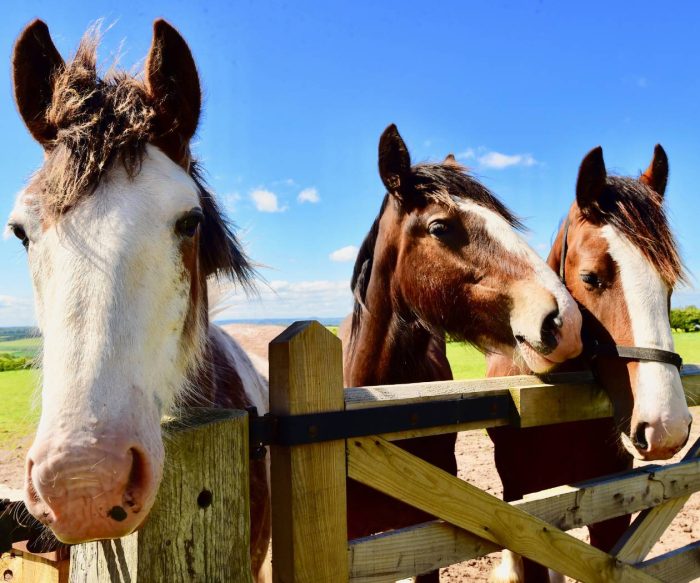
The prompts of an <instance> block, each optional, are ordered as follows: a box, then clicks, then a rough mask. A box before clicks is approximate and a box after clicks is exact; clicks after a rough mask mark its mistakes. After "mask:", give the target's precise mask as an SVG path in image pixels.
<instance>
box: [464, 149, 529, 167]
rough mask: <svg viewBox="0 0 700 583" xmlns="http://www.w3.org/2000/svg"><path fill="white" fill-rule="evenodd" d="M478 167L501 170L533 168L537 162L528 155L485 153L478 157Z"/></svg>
mask: <svg viewBox="0 0 700 583" xmlns="http://www.w3.org/2000/svg"><path fill="white" fill-rule="evenodd" d="M478 160H479V165H480V166H483V167H484V168H493V169H495V170H503V169H504V168H509V167H511V166H534V165H535V164H537V160H535V158H533V157H532V155H530V154H511V155H509V154H501V153H500V152H486V153H485V154H483V155H481V156H479V158H478Z"/></svg>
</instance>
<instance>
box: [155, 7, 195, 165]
mask: <svg viewBox="0 0 700 583" xmlns="http://www.w3.org/2000/svg"><path fill="white" fill-rule="evenodd" d="M146 90H147V92H148V95H149V97H150V98H151V101H152V103H153V106H154V108H155V110H156V117H155V127H154V136H153V139H154V143H155V144H156V145H157V146H159V147H160V148H162V149H163V150H164V151H165V153H166V154H168V155H169V156H170V157H171V158H172V159H173V160H175V161H176V162H178V163H183V162H185V161H186V160H187V159H188V157H189V142H190V140H191V139H192V136H193V135H194V132H195V131H196V129H197V123H198V122H199V113H200V110H201V107H202V93H201V89H200V87H199V75H198V74H197V67H196V66H195V64H194V59H193V58H192V53H191V52H190V49H189V47H188V46H187V43H186V42H185V39H183V38H182V36H180V33H179V32H178V31H177V30H175V29H174V28H173V27H172V26H171V25H170V24H168V23H167V22H166V21H165V20H162V19H159V20H156V21H155V22H154V23H153V42H152V43H151V50H150V51H149V53H148V60H147V61H146Z"/></svg>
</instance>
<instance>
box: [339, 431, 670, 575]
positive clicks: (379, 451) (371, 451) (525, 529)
mask: <svg viewBox="0 0 700 583" xmlns="http://www.w3.org/2000/svg"><path fill="white" fill-rule="evenodd" d="M348 475H349V477H351V478H353V479H355V480H358V481H360V482H362V483H364V484H366V485H368V486H370V487H372V488H375V489H377V490H379V491H381V492H384V493H386V494H388V495H390V496H393V497H395V498H398V499H400V500H403V501H404V502H406V503H408V504H411V505H413V506H415V507H417V508H420V509H422V510H424V511H425V512H428V513H430V514H433V515H434V516H437V517H439V518H441V519H443V520H445V521H447V522H449V523H451V524H454V525H455V526H459V527H460V528H463V529H465V530H467V531H469V532H471V533H473V534H477V535H478V536H480V537H482V538H484V539H486V540H488V541H490V542H492V543H495V544H500V545H503V546H505V547H507V548H509V549H511V550H513V551H515V552H517V553H518V554H520V555H522V556H525V557H528V558H530V559H533V560H535V561H537V562H539V563H542V564H544V565H546V566H548V567H550V568H551V569H554V570H556V571H558V572H561V573H564V574H566V575H568V576H570V577H573V578H575V579H578V580H580V581H584V582H588V581H590V582H603V583H605V582H608V581H630V582H631V581H639V582H651V581H658V580H657V579H656V578H654V577H651V576H649V575H647V574H646V573H643V572H642V571H639V570H637V569H635V568H634V567H631V566H629V565H626V564H624V563H621V562H620V561H617V560H616V559H615V558H614V557H611V556H610V555H607V554H606V553H604V552H602V551H599V550H598V549H595V548H593V547H591V546H590V545H588V544H586V543H584V542H582V541H580V540H578V539H576V538H574V537H572V536H570V535H568V534H566V533H565V532H562V531H561V530H559V529H557V528H555V527H553V526H551V525H549V524H548V523H546V522H544V521H543V520H541V519H539V518H536V517H534V516H531V515H528V514H526V513H525V512H523V511H522V510H520V509H518V508H514V507H513V506H511V505H509V504H508V503H506V502H503V501H502V500H499V499H498V498H495V497H494V496H491V495H489V494H487V493H486V492H483V491H482V490H480V489H479V488H477V487H475V486H473V485H471V484H469V483H467V482H463V481H461V480H459V479H458V478H456V477H454V476H451V475H450V474H448V473H447V472H443V471H441V470H439V469H437V468H435V467H433V466H431V465H430V464H428V463H427V462H425V461H423V460H421V459H418V458H416V457H414V456H412V455H411V454H409V453H407V452H406V451H404V450H402V449H400V448H398V447H396V446H394V445H392V444H391V443H390V442H388V441H386V440H383V439H380V438H377V437H369V438H352V439H349V440H348Z"/></svg>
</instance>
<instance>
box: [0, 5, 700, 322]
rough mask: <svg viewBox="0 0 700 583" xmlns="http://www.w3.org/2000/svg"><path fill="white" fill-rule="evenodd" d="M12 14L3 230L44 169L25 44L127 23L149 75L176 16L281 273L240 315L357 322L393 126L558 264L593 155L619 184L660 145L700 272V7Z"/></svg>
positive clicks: (271, 262) (67, 48)
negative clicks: (39, 23) (19, 106)
mask: <svg viewBox="0 0 700 583" xmlns="http://www.w3.org/2000/svg"><path fill="white" fill-rule="evenodd" d="M11 6H13V7H12V8H11V9H9V10H8V9H7V6H6V9H5V10H4V11H3V18H2V20H1V21H0V64H1V63H4V73H2V74H0V99H2V102H1V103H0V135H2V137H3V139H2V140H0V158H1V159H2V160H3V164H2V171H3V184H2V186H3V188H2V193H1V194H0V216H1V217H2V220H3V222H4V218H5V217H6V216H7V215H8V213H9V211H10V209H11V206H12V200H13V198H14V195H15V193H16V192H17V191H18V190H20V188H21V187H22V185H23V183H24V181H25V180H26V178H27V177H28V176H29V175H30V174H31V172H32V171H33V170H34V169H35V168H36V167H37V166H38V165H39V164H40V161H41V149H40V148H39V146H38V145H36V144H35V143H34V142H33V141H32V139H31V138H30V136H29V134H28V133H27V131H26V130H25V128H24V126H23V124H22V122H21V120H20V119H19V117H18V115H17V113H16V110H15V107H14V104H13V101H12V88H11V85H10V55H11V51H12V45H13V43H14V40H15V38H16V36H17V35H18V34H19V32H20V30H21V28H22V27H23V26H24V25H25V24H26V23H27V22H28V21H30V20H31V19H33V18H35V17H40V18H42V19H44V20H45V21H46V22H47V23H48V25H49V27H50V29H51V32H52V35H53V38H54V41H55V43H56V45H57V47H58V48H59V50H60V51H61V52H62V53H63V55H64V57H67V56H69V55H70V54H71V53H72V51H74V49H75V47H76V46H77V43H78V40H79V38H80V36H81V34H82V33H83V31H84V30H85V29H86V28H87V26H88V25H89V24H90V23H91V22H93V21H94V20H96V19H98V18H104V19H105V22H106V23H108V24H110V23H111V24H112V26H111V28H110V30H109V31H108V32H107V33H106V34H105V37H104V41H103V44H102V46H101V50H100V56H101V60H102V62H103V63H104V64H105V65H108V64H110V63H111V61H112V59H113V57H114V55H115V54H116V53H117V52H119V50H120V47H121V55H122V56H121V60H120V62H121V63H122V65H123V66H125V67H127V68H131V67H134V66H138V65H139V64H140V63H142V59H143V58H144V57H145V55H146V53H147V50H148V46H149V44H150V37H151V23H152V21H153V19H154V18H157V17H165V18H167V19H168V20H169V21H170V22H171V23H172V24H174V25H175V26H176V27H177V28H178V29H179V30H180V31H181V32H182V34H183V35H184V36H185V38H186V39H187V41H188V42H189V44H190V47H191V48H192V51H193V53H194V56H195V59H196V61H197V64H198V66H199V71H200V76H201V79H202V85H203V87H204V90H205V102H204V107H205V109H204V115H203V118H202V122H201V125H200V128H199V132H198V139H197V142H196V144H195V151H196V153H197V155H198V156H199V157H200V158H201V160H202V161H203V163H204V167H205V169H206V170H207V173H208V179H209V182H210V183H211V185H212V186H213V188H214V189H215V191H216V192H217V193H218V194H219V195H220V197H221V199H222V200H223V201H224V202H225V206H226V208H227V210H228V212H229V214H230V216H231V217H232V218H233V219H234V220H235V221H236V223H237V224H238V225H239V227H240V229H241V232H242V234H243V238H244V239H245V241H246V244H247V248H248V251H249V253H250V255H251V256H252V257H253V258H254V259H255V260H256V261H258V262H259V263H261V264H264V265H265V266H267V267H266V268H264V269H261V273H262V275H263V276H264V277H265V278H266V279H267V281H268V282H269V286H268V287H263V288H262V292H261V298H262V300H256V301H252V302H251V301H248V300H246V299H244V298H242V297H240V296H236V297H234V299H233V300H232V302H231V306H230V307H229V308H228V309H227V310H226V311H225V312H224V314H223V317H230V318H260V317H307V316H339V315H343V314H344V313H345V312H347V311H348V309H349V307H350V294H349V291H348V286H347V282H348V280H349V277H350V273H351V270H352V261H351V259H352V258H353V250H352V247H353V246H357V245H359V244H360V242H361V241H362V238H363V236H364V235H365V233H366V231H367V229H368V228H369V225H370V223H371V221H372V220H373V218H374V216H375V215H376V213H377V210H378V208H379V204H380V201H381V197H382V195H383V189H382V186H381V182H380V180H379V177H378V175H377V171H376V166H377V164H376V162H377V161H376V156H377V154H376V148H377V140H378V137H379V135H380V133H381V131H382V130H383V129H384V127H385V126H386V125H387V124H389V123H391V122H394V123H396V124H397V125H398V127H399V130H400V131H401V133H402V135H403V136H404V139H405V140H406V142H407V144H408V146H409V148H410V150H411V153H412V156H413V159H414V161H420V160H427V159H442V157H444V156H445V154H447V153H448V152H454V153H455V154H457V155H458V157H459V156H461V157H462V160H463V161H464V162H465V163H467V164H468V165H470V166H471V167H472V168H473V170H474V172H475V173H476V174H477V175H478V176H479V177H480V178H481V179H482V180H483V181H484V182H485V183H486V184H487V185H488V186H489V187H490V188H492V189H493V190H494V191H495V192H496V194H497V195H498V196H499V197H500V198H501V199H502V200H503V201H504V202H505V203H506V204H508V205H509V206H510V207H511V208H512V209H514V210H515V211H516V212H517V213H518V214H519V215H520V216H522V217H523V218H524V219H525V221H526V223H527V225H528V227H529V229H530V233H529V237H530V240H531V243H532V244H533V246H534V247H535V248H536V249H537V250H538V251H539V252H540V253H542V254H543V255H546V252H547V250H548V249H549V245H550V242H551V239H552V235H553V233H554V231H555V228H556V226H557V224H558V222H559V220H560V219H561V217H562V216H563V214H564V213H565V211H566V209H567V208H568V206H569V205H570V203H571V201H572V200H573V196H574V186H575V180H576V172H577V168H578V164H579V163H580V161H581V159H582V157H583V156H584V155H585V153H586V152H587V151H588V150H590V149H591V148H592V147H594V146H596V145H598V144H601V145H602V146H603V148H604V153H605V158H606V162H607V166H608V169H609V170H613V171H617V172H620V173H627V174H629V173H633V174H636V173H638V172H639V171H640V170H642V169H644V168H645V167H646V166H647V164H648V163H649V160H650V157H651V153H652V150H653V146H654V144H655V143H657V142H660V143H661V144H663V146H664V147H665V149H666V151H667V152H668V155H669V159H670V165H671V176H670V182H669V188H668V191H667V200H668V208H669V212H670V216H671V221H672V224H673V226H674V229H675V232H676V233H677V236H678V239H679V241H680V242H681V245H682V250H683V255H684V258H685V260H686V263H687V265H688V267H689V268H690V270H691V271H692V272H694V273H696V274H698V273H700V257H698V256H697V254H696V250H697V249H698V242H699V240H700V228H698V216H700V212H699V211H700V201H699V200H698V196H697V188H696V184H697V182H698V179H699V178H700V177H699V176H698V166H699V165H698V159H699V155H700V75H699V74H698V64H699V63H700V30H699V29H700V7H698V6H697V5H696V4H694V3H692V2H677V3H673V4H668V5H664V6H663V9H662V8H661V7H660V5H659V4H658V3H657V2H635V3H634V5H630V4H626V3H611V2H594V1H592V2H586V3H585V4H581V3H568V2H532V3H524V2H483V3H474V2H444V3H437V2H432V3H427V2H407V1H391V2H368V1H367V2H365V1H353V2H344V3H335V4H332V3H325V2H324V3H321V2H305V1H301V2H299V1H297V2H289V3H286V2H285V3H282V2H218V1H214V2H211V1H210V2H206V3H204V2H202V3H196V2H193V1H192V0H188V1H180V0H170V1H168V2H163V1H160V0H155V1H151V2H143V1H142V2H132V1H130V0H124V1H122V2H120V3H114V2H102V1H99V0H95V1H92V2H76V1H73V0H62V1H61V2H55V1H52V2H31V1H29V2H27V1H24V2H12V4H11ZM0 70H2V67H0ZM302 193H304V194H302ZM334 252H336V253H334ZM342 259H346V261H341V260H342ZM0 266H2V268H1V270H0V326H2V325H21V324H29V323H32V322H33V308H32V300H31V284H30V281H29V276H28V273H27V268H26V265H25V258H24V251H23V250H22V248H21V246H20V245H19V243H18V242H16V241H15V240H0ZM693 285H694V286H697V285H698V283H697V281H696V280H693ZM691 302H695V303H700V293H697V292H696V291H695V290H693V289H688V290H681V291H680V292H679V293H677V294H676V297H675V300H674V303H675V304H676V305H685V304H688V303H691Z"/></svg>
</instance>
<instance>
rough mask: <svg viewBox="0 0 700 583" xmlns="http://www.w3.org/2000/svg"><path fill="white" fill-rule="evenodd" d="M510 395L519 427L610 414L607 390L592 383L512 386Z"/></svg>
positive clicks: (611, 413) (611, 412)
mask: <svg viewBox="0 0 700 583" xmlns="http://www.w3.org/2000/svg"><path fill="white" fill-rule="evenodd" d="M510 395H511V397H512V398H513V403H514V405H515V408H516V410H517V411H518V420H519V423H518V425H519V426H520V427H536V426H538V425H550V424H553V423H566V422H569V421H584V420H587V419H601V418H604V417H612V415H613V406H612V402H611V401H610V398H609V397H608V394H607V392H606V391H605V390H604V389H603V388H602V387H600V386H599V385H597V384H594V383H585V384H584V383H567V384H565V385H559V386H557V385H552V384H541V383H540V384H537V385H526V386H524V387H513V388H511V389H510Z"/></svg>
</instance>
